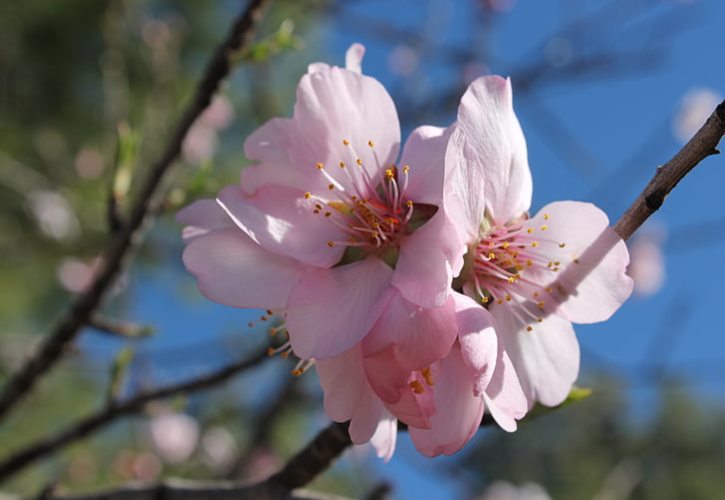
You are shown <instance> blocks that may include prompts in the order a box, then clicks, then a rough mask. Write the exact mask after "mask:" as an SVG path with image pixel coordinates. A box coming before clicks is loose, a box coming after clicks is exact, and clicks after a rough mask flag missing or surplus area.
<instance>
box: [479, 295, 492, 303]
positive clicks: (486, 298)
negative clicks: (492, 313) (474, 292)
mask: <svg viewBox="0 0 725 500" xmlns="http://www.w3.org/2000/svg"><path fill="white" fill-rule="evenodd" d="M490 300H491V299H490V298H488V297H486V296H483V297H481V302H483V303H484V304H488V302H489V301H490Z"/></svg>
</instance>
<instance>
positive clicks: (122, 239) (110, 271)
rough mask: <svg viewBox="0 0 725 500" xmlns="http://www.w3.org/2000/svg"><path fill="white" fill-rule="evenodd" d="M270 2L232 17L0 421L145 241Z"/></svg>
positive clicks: (10, 389)
mask: <svg viewBox="0 0 725 500" xmlns="http://www.w3.org/2000/svg"><path fill="white" fill-rule="evenodd" d="M270 1H271V0H250V2H249V3H248V5H247V7H246V8H245V9H244V11H243V12H242V13H241V14H240V16H239V17H238V18H237V19H236V21H235V23H234V25H233V27H232V29H231V31H230V32H229V35H228V36H227V38H226V40H225V41H224V42H223V43H222V44H221V45H220V46H219V47H218V48H217V50H216V52H215V53H214V56H213V57H212V59H211V61H210V62H209V65H208V66H207V69H206V72H205V73H204V76H203V78H202V80H201V81H200V83H199V85H198V87H197V89H196V93H195V95H194V98H193V99H192V101H191V103H190V104H189V105H188V107H187V109H186V111H185V112H184V114H183V115H182V117H181V120H180V121H179V124H178V125H177V127H176V131H175V132H174V134H173V136H172V137H171V140H170V142H169V144H168V145H167V146H166V149H165V151H164V153H163V154H162V155H161V158H159V160H158V161H157V162H156V163H154V164H153V165H152V166H151V168H150V170H149V173H148V176H147V178H146V179H145V182H144V184H143V185H142V186H141V189H140V193H139V196H138V199H137V201H136V203H135V204H134V206H133V208H132V209H131V215H130V217H129V219H128V222H127V223H126V224H125V225H124V226H123V228H122V229H121V230H120V231H119V232H118V234H117V235H116V236H115V237H114V239H113V240H112V241H111V244H110V246H109V249H108V251H107V252H106V253H105V256H104V259H103V262H104V266H103V268H102V270H101V272H100V273H99V275H98V276H97V277H96V279H95V280H94V281H93V283H92V285H91V286H90V288H89V290H88V291H87V292H86V293H84V294H82V295H81V296H80V297H79V298H78V299H77V300H76V302H75V303H74V304H73V305H72V306H71V307H70V309H69V311H68V312H67V313H66V315H65V316H64V317H63V318H62V319H61V320H60V322H59V323H58V324H57V325H56V326H55V328H53V330H51V332H50V333H49V334H48V336H47V337H46V338H45V340H44V341H43V343H42V345H41V346H40V348H39V349H38V351H37V352H36V353H35V354H34V355H33V356H31V357H30V359H28V360H27V362H26V363H25V364H24V365H23V366H22V367H21V368H20V370H18V371H17V372H16V373H15V374H14V375H13V376H12V377H11V378H10V379H9V380H8V381H7V383H6V384H5V386H4V387H3V389H2V392H0V418H2V417H3V416H5V415H6V414H7V413H8V411H9V410H10V409H11V408H12V407H13V406H15V404H16V403H17V402H18V401H19V400H20V399H21V398H23V396H25V395H26V394H27V393H28V392H29V391H30V390H32V388H33V385H34V384H35V382H36V381H37V380H38V378H40V377H41V376H42V375H43V374H44V373H45V372H46V371H47V370H48V369H50V368H51V367H52V366H53V365H54V364H55V363H56V362H57V361H58V359H59V358H60V357H61V356H62V354H63V352H64V348H65V347H66V345H67V344H68V343H70V342H71V341H73V339H74V338H75V337H76V336H77V335H78V332H79V331H80V330H81V329H82V328H83V327H84V326H85V325H86V324H88V320H89V319H90V318H91V317H92V316H93V314H94V312H95V311H96V309H97V308H98V307H99V305H100V304H101V303H102V301H103V299H104V297H105V295H106V294H107V292H108V290H109V289H110V288H111V286H112V285H113V283H114V282H115V280H116V277H117V276H118V275H119V274H120V272H121V270H122V269H123V267H124V265H125V264H126V261H127V260H128V259H129V257H130V254H131V253H132V251H133V250H134V249H135V248H136V247H138V246H139V244H140V243H141V241H142V240H143V229H144V226H146V225H148V223H150V222H151V220H152V219H153V217H154V216H155V215H156V214H157V213H158V211H159V209H160V207H161V205H162V202H163V198H164V190H163V186H164V181H165V179H166V177H167V173H168V171H169V170H170V167H171V165H172V163H174V161H175V160H176V159H177V157H178V156H179V153H180V151H181V145H182V143H183V141H184V137H186V134H187V132H188V131H189V129H190V128H191V125H192V124H193V123H194V122H195V121H196V119H197V118H198V117H199V115H200V114H201V113H202V112H203V111H204V109H205V108H206V107H207V106H208V105H209V102H210V101H211V98H212V96H213V95H214V94H215V93H216V91H217V89H218V88H219V85H220V84H221V82H222V81H223V80H224V79H225V78H226V77H227V76H228V75H229V73H230V71H231V69H232V60H231V59H232V57H233V55H234V54H235V53H237V52H238V51H239V50H241V49H243V48H245V47H248V46H249V45H250V43H251V42H252V38H253V32H254V28H255V26H256V24H257V22H258V21H259V18H260V16H261V14H262V12H263V10H264V8H265V7H266V6H267V5H268V4H269V3H270Z"/></svg>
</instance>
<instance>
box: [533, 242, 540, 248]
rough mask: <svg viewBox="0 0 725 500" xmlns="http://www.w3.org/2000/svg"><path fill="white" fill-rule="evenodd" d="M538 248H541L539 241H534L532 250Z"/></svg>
mask: <svg viewBox="0 0 725 500" xmlns="http://www.w3.org/2000/svg"><path fill="white" fill-rule="evenodd" d="M538 246H539V242H538V241H532V242H531V248H536V247H538Z"/></svg>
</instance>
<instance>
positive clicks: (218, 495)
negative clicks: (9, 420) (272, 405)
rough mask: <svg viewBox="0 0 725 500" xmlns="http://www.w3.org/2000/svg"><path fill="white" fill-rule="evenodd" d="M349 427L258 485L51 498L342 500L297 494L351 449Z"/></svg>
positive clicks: (177, 484) (187, 485)
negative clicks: (305, 499) (295, 499)
mask: <svg viewBox="0 0 725 500" xmlns="http://www.w3.org/2000/svg"><path fill="white" fill-rule="evenodd" d="M347 427H348V426H347V424H346V423H345V424H337V423H335V424H330V425H329V426H328V427H326V428H325V429H323V430H322V431H320V433H319V434H317V436H315V438H314V439H313V440H312V441H311V442H310V443H309V444H308V445H307V446H306V447H305V448H303V449H302V451H301V452H299V453H298V454H297V455H295V456H294V457H292V458H291V459H290V460H289V462H287V465H285V466H284V467H283V468H282V469H281V470H280V471H279V472H277V473H275V474H273V475H272V476H270V477H269V478H267V479H265V480H264V481H261V482H258V483H251V484H249V483H247V484H245V483H235V482H228V481H227V482H225V481H215V482H212V483H196V482H189V481H179V480H175V481H169V482H164V483H159V484H154V485H150V486H123V487H121V488H118V489H115V490H109V491H104V492H99V493H96V494H89V495H81V496H63V495H58V496H56V495H52V494H51V495H50V496H49V497H48V498H55V499H63V500H151V499H157V498H163V499H164V500H189V499H192V498H214V499H216V500H223V499H230V500H232V499H247V498H249V499H255V500H257V499H260V500H264V499H278V498H299V499H302V498H320V499H322V498H327V499H332V498H339V497H333V496H329V495H314V494H312V493H311V492H301V491H297V492H294V491H293V490H295V489H297V488H300V487H302V486H304V485H306V484H308V483H309V482H311V481H312V480H313V479H314V478H315V477H317V475H318V474H320V473H321V472H322V471H324V470H326V469H327V468H328V467H329V466H330V464H331V463H332V461H333V460H335V459H336V458H337V457H338V456H339V455H340V454H341V453H342V452H343V451H345V449H346V448H347V447H348V446H350V444H352V443H351V441H350V436H349V435H348V430H347Z"/></svg>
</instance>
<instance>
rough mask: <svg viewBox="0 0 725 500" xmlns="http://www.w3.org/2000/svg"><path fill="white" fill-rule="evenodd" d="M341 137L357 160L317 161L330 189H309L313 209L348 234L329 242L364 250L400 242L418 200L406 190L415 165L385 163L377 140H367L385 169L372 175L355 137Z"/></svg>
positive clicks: (372, 249)
mask: <svg viewBox="0 0 725 500" xmlns="http://www.w3.org/2000/svg"><path fill="white" fill-rule="evenodd" d="M342 142H343V144H344V145H345V146H347V148H348V150H349V151H350V153H351V154H350V157H351V158H352V159H353V161H352V162H350V163H348V162H346V161H344V160H341V161H340V162H339V163H338V164H337V166H336V167H334V168H333V169H328V168H327V167H326V166H325V165H323V164H322V163H317V164H316V165H315V167H316V168H317V169H318V170H319V172H320V173H321V175H323V176H324V177H325V179H326V181H327V182H328V184H327V188H328V192H327V193H325V194H324V195H320V194H313V193H311V192H307V193H305V198H306V199H308V200H311V201H312V202H313V203H314V204H313V205H312V213H313V214H315V215H321V216H323V217H325V218H326V219H328V220H329V222H330V223H331V224H335V225H336V226H337V227H339V228H340V229H342V232H343V233H344V234H345V235H346V236H347V238H346V239H341V240H337V241H335V240H330V241H328V242H327V246H329V247H330V248H333V247H335V246H345V247H351V248H361V249H362V250H363V251H364V252H365V253H371V252H375V253H377V252H380V251H382V250H385V249H386V248H390V247H397V246H398V244H399V241H400V238H401V236H402V235H404V234H406V232H407V229H408V228H407V226H408V222H410V220H411V218H412V216H413V209H414V207H413V201H412V200H410V199H409V198H408V197H407V196H406V188H407V186H408V176H409V173H410V166H408V165H405V166H403V167H402V168H400V169H399V168H398V167H397V166H395V165H392V166H390V167H388V168H384V167H383V166H382V165H381V164H380V161H379V159H378V156H377V154H376V153H375V149H374V145H373V142H372V141H368V147H369V148H370V149H371V150H372V151H373V157H374V159H375V162H376V165H375V167H376V168H375V171H376V172H380V173H381V174H382V175H381V176H380V177H381V178H380V179H373V178H372V177H371V176H370V174H369V173H368V171H367V170H366V169H365V168H364V164H363V161H362V160H361V159H360V157H359V156H358V155H357V154H356V153H355V150H354V148H353V146H352V145H351V144H350V141H348V140H343V141H342Z"/></svg>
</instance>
